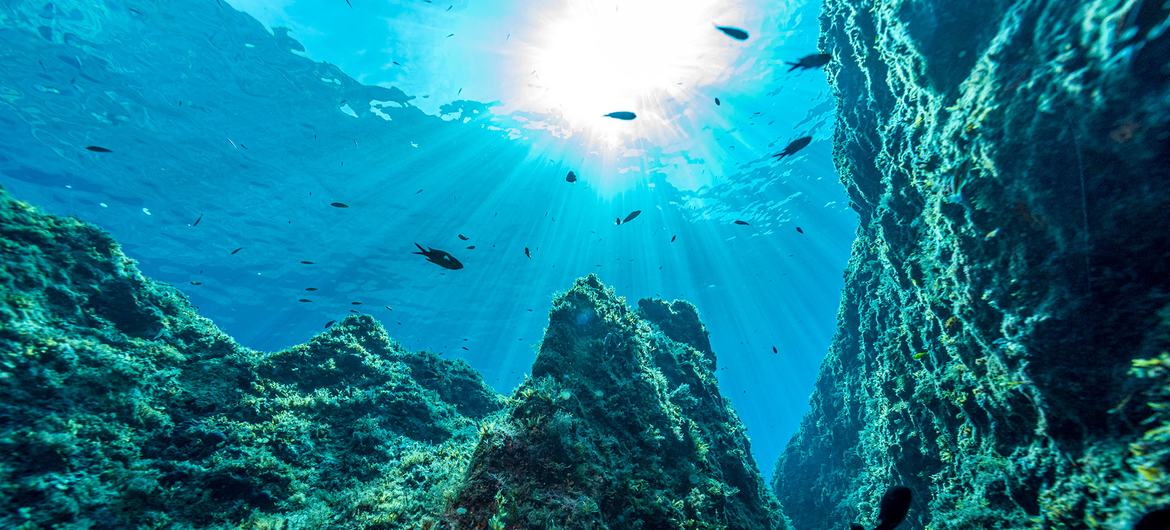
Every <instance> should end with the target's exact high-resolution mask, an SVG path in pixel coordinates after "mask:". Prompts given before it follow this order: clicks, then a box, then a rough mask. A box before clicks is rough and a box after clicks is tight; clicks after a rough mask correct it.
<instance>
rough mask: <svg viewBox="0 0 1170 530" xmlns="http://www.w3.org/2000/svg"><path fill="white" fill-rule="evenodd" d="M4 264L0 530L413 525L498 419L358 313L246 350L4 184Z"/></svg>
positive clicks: (438, 364)
mask: <svg viewBox="0 0 1170 530" xmlns="http://www.w3.org/2000/svg"><path fill="white" fill-rule="evenodd" d="M0 262H3V263H4V266H3V268H2V269H0V395H3V396H4V398H3V399H2V400H0V526H3V527H5V528H16V527H19V526H20V525H22V524H23V525H30V527H38V528H41V527H50V526H59V527H79V528H80V527H86V528H133V527H165V526H170V525H179V526H194V527H209V526H217V527H218V526H219V525H224V524H226V525H229V526H237V525H246V526H252V527H269V528H279V527H281V525H287V524H295V525H297V526H298V527H305V528H325V527H330V528H367V527H379V528H396V527H415V526H416V525H417V524H419V523H425V522H426V521H427V520H428V518H432V517H433V516H436V515H439V513H440V512H441V510H442V509H443V505H444V504H443V503H444V501H445V496H444V492H445V491H447V490H449V489H450V488H452V487H454V486H455V484H456V483H457V481H458V477H459V473H460V472H461V471H462V469H463V467H464V466H465V464H466V462H467V459H468V457H469V456H470V453H471V450H472V449H473V448H474V443H475V433H476V422H477V421H478V420H479V419H481V418H483V417H484V416H486V415H487V414H489V413H491V412H493V411H495V410H497V409H499V408H500V407H501V406H502V398H501V396H499V395H498V394H496V393H495V392H494V391H492V390H491V389H490V388H488V387H487V386H486V385H484V383H483V382H482V381H481V380H480V378H479V375H478V374H477V373H475V372H474V371H473V370H471V368H470V367H469V366H467V365H466V364H465V363H463V362H461V361H456V362H451V361H446V360H442V359H439V358H438V357H437V356H435V355H433V354H429V353H411V352H407V351H404V350H402V349H401V348H400V347H399V346H397V345H396V344H394V343H393V342H391V341H390V339H389V338H388V337H387V336H386V332H385V330H384V329H382V327H381V326H380V325H379V324H378V323H377V322H376V321H374V320H373V319H372V318H370V317H367V316H353V317H350V318H347V319H345V320H343V321H341V322H339V323H338V324H337V325H335V326H333V327H332V328H330V329H329V330H328V331H326V332H325V333H323V334H321V335H319V336H317V337H316V338H314V339H313V340H311V341H310V342H309V343H307V344H304V345H300V346H296V347H294V348H291V349H289V350H286V351H282V352H276V353H273V354H267V355H266V354H262V353H258V352H254V351H251V350H248V349H246V348H242V347H240V346H239V345H237V344H236V343H235V342H234V341H232V340H231V338H229V337H227V336H226V335H224V334H223V333H221V332H220V331H219V330H217V329H216V328H215V327H214V326H213V325H212V324H211V323H210V322H209V321H208V320H206V319H204V318H202V317H200V316H198V315H196V314H195V313H194V311H193V310H192V308H191V306H190V304H188V302H187V300H186V299H185V298H184V297H183V296H182V295H181V294H180V293H179V292H178V291H176V290H175V289H173V288H171V287H169V286H166V285H163V284H159V283H155V282H153V281H151V280H148V279H146V278H144V277H143V276H142V275H141V274H139V272H138V271H137V269H136V268H135V266H134V262H133V261H132V260H130V259H129V258H127V257H125V256H124V255H123V254H122V253H121V251H120V250H119V249H118V247H117V245H116V244H115V243H114V242H113V241H112V240H111V239H110V238H109V237H108V236H107V235H106V234H104V233H103V232H101V231H99V230H97V229H96V228H93V227H91V226H88V225H85V224H83V223H80V222H78V221H75V220H71V219H63V218H58V217H52V216H47V215H43V214H40V213H38V212H36V211H35V210H34V209H33V208H31V207H30V206H28V205H27V204H24V203H21V202H19V201H16V200H13V199H11V198H10V197H9V196H8V194H7V193H6V192H4V191H3V190H0ZM432 522H433V518H432Z"/></svg>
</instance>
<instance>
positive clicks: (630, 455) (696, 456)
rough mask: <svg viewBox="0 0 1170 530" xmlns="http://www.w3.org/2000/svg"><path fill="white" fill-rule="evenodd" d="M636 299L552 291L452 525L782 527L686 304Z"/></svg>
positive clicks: (600, 291) (590, 283)
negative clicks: (528, 363) (524, 366)
mask: <svg viewBox="0 0 1170 530" xmlns="http://www.w3.org/2000/svg"><path fill="white" fill-rule="evenodd" d="M639 305H640V307H641V308H642V311H643V314H642V315H639V314H638V313H635V312H634V311H631V310H630V309H629V308H627V307H626V305H625V303H624V300H623V299H621V298H618V297H617V296H615V295H614V293H613V292H612V291H611V290H609V289H607V288H605V287H604V286H603V285H602V284H601V282H600V281H599V280H598V279H597V277H596V276H588V277H586V278H582V279H580V280H577V282H576V283H575V284H574V285H573V287H572V288H571V289H569V290H568V291H567V292H565V293H563V294H561V295H560V296H558V297H557V298H556V300H555V301H554V303H553V309H552V311H551V312H550V315H549V327H548V330H547V332H546V334H545V337H544V341H543V343H542V344H541V347H540V352H539V354H538V355H537V358H536V361H535V363H534V365H533V368H532V378H531V379H529V380H527V381H525V382H524V383H523V384H522V385H521V386H520V387H519V388H518V389H517V390H516V392H515V393H514V394H513V396H512V398H511V400H510V403H509V406H508V408H507V414H506V415H505V416H504V417H503V418H501V419H499V421H495V422H488V423H485V424H484V426H483V427H482V437H481V439H480V442H479V446H478V447H477V448H476V451H475V455H474V456H473V458H472V461H471V464H470V467H469V468H468V470H467V474H466V478H465V483H464V485H463V487H462V489H461V491H460V492H459V494H458V495H457V496H456V497H455V498H454V500H453V501H452V503H451V505H450V507H449V509H448V512H447V516H448V517H449V518H450V519H451V521H452V523H453V526H454V527H456V528H493V529H495V528H533V529H535V528H612V529H618V528H620V529H638V528H642V529H651V528H741V529H748V528H752V529H774V528H787V525H786V523H785V521H784V520H783V519H782V517H781V516H780V512H779V506H778V504H777V503H776V500H775V498H774V497H773V496H772V495H771V493H769V492H768V490H767V488H766V487H765V486H764V483H763V481H762V479H761V477H760V475H759V473H758V471H757V470H756V466H755V463H754V461H753V460H752V457H751V451H750V448H749V445H748V440H747V437H746V436H745V435H744V430H743V425H742V424H741V423H740V422H739V419H738V418H737V417H736V415H735V413H734V412H733V411H732V410H731V408H730V406H729V405H728V402H727V401H726V399H725V398H723V397H722V396H721V395H720V393H719V390H718V388H717V387H716V381H715V377H714V373H713V371H712V370H713V367H714V364H715V359H714V355H713V354H712V353H711V351H710V346H709V344H708V342H707V333H706V330H705V329H704V328H703V327H702V324H700V323H699V321H698V317H697V313H696V312H695V310H694V308H693V307H691V306H690V305H689V304H686V303H685V302H674V303H673V304H667V303H665V302H661V301H643V302H642V303H640V304H639ZM651 322H654V324H651Z"/></svg>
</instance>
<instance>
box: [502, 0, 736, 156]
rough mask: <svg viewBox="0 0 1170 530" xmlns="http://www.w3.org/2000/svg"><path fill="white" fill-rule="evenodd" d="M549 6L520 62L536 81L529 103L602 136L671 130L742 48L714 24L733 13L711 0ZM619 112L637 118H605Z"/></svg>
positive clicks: (597, 0) (594, 0) (527, 91)
mask: <svg viewBox="0 0 1170 530" xmlns="http://www.w3.org/2000/svg"><path fill="white" fill-rule="evenodd" d="M724 5H726V3H724ZM543 9H546V10H547V11H544V12H542V13H541V14H540V16H538V18H537V21H538V23H539V27H538V29H536V31H534V34H533V39H532V41H531V42H530V43H529V50H528V52H527V53H525V54H523V55H524V57H523V58H522V59H523V62H524V64H523V66H522V68H521V69H523V70H528V71H529V72H527V73H526V75H527V76H528V77H529V79H528V82H527V83H525V84H524V91H523V92H524V94H523V97H522V99H523V102H522V103H521V106H522V107H528V108H530V109H531V110H533V111H536V112H540V113H544V114H546V115H551V116H556V117H559V118H560V119H561V120H562V121H563V122H564V125H566V126H567V127H568V128H569V129H570V130H574V131H580V130H586V131H589V132H591V133H597V134H600V135H601V136H602V137H611V138H612V136H613V135H615V134H619V133H621V132H622V131H632V130H637V131H639V132H638V134H641V135H647V134H648V132H649V131H651V130H655V129H662V130H665V129H669V128H670V125H671V123H672V122H673V121H674V119H675V117H674V116H672V115H671V113H673V112H677V109H678V108H680V106H681V105H684V104H685V103H686V102H687V100H688V99H689V98H691V97H694V96H695V95H696V94H697V93H698V92H699V91H700V90H701V88H702V87H703V86H706V85H710V84H713V83H716V82H719V81H720V80H721V79H723V78H725V77H726V76H727V75H728V73H729V71H730V68H729V65H730V64H732V62H733V61H734V59H735V54H736V53H737V51H738V50H737V48H739V47H737V46H736V45H735V44H736V43H734V42H730V41H729V39H727V38H726V37H724V36H722V35H721V34H720V33H719V32H718V31H716V30H715V29H714V22H715V21H717V20H720V19H724V18H726V17H727V13H726V12H725V11H726V9H724V10H723V11H724V12H721V11H720V9H719V8H718V7H717V5H716V2H713V1H708V0H686V1H678V0H634V1H615V0H608V1H601V0H577V1H574V0H567V1H562V2H555V1H554V2H548V3H547V4H546V7H544V8H543ZM615 111H629V112H634V113H636V114H637V115H638V118H637V119H636V120H634V121H632V122H622V121H619V120H613V119H609V118H604V117H602V116H603V115H604V114H607V113H610V112H615ZM662 130H660V131H658V132H664V131H662ZM650 135H653V134H650Z"/></svg>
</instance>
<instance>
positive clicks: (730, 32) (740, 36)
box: [715, 26, 748, 40]
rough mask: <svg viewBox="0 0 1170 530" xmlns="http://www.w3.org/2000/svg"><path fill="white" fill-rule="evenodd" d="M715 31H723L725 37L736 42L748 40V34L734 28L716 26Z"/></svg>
mask: <svg viewBox="0 0 1170 530" xmlns="http://www.w3.org/2000/svg"><path fill="white" fill-rule="evenodd" d="M715 29H717V30H719V31H722V32H723V33H724V34H725V35H727V36H728V37H731V38H733V39H735V40H747V39H748V32H746V31H744V30H742V29H739V28H737V27H734V26H715Z"/></svg>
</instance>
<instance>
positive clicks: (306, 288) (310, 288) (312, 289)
mask: <svg viewBox="0 0 1170 530" xmlns="http://www.w3.org/2000/svg"><path fill="white" fill-rule="evenodd" d="M305 290H306V291H310V292H311V291H316V290H317V288H316V287H305Z"/></svg>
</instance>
